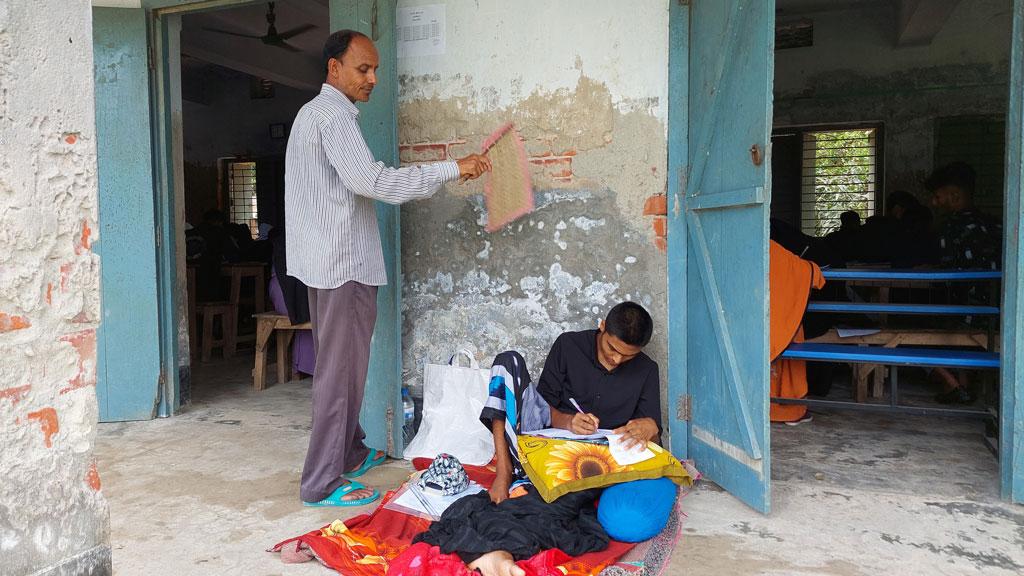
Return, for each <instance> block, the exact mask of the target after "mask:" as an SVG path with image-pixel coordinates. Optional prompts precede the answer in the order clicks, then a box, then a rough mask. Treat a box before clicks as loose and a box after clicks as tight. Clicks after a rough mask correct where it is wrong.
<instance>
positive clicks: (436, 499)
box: [395, 479, 484, 518]
mask: <svg viewBox="0 0 1024 576" xmlns="http://www.w3.org/2000/svg"><path fill="white" fill-rule="evenodd" d="M409 482H410V483H411V484H410V485H409V487H408V489H407V490H406V491H405V492H403V493H402V494H401V495H400V496H399V497H398V498H395V504H398V505H400V506H403V507H405V508H409V509H412V510H417V511H419V512H423V513H425V514H429V515H430V516H433V517H434V518H440V517H441V514H444V511H445V510H447V509H448V507H449V506H451V505H452V504H454V503H455V501H456V500H458V499H459V498H462V497H463V496H469V495H471V494H476V493H477V492H482V491H483V489H484V487H483V486H481V485H479V484H477V483H476V482H470V483H469V487H468V488H466V489H465V490H463V491H462V492H459V493H458V494H455V495H454V496H441V495H439V494H434V493H431V492H424V491H423V490H420V489H419V486H417V485H415V484H414V483H415V482H416V480H415V479H413V480H410V481H409ZM421 498H422V500H421ZM428 506H429V508H430V509H428Z"/></svg>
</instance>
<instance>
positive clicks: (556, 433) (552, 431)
mask: <svg viewBox="0 0 1024 576" xmlns="http://www.w3.org/2000/svg"><path fill="white" fill-rule="evenodd" d="M612 433H613V432H612V431H611V430H605V429H604V428H598V429H597V432H594V433H593V434H573V433H572V432H570V431H568V430H562V429H561V428H544V429H543V430H534V431H533V432H523V434H525V435H527V436H543V437H545V438H561V439H563V440H601V439H603V438H606V437H607V436H608V435H609V434H612Z"/></svg>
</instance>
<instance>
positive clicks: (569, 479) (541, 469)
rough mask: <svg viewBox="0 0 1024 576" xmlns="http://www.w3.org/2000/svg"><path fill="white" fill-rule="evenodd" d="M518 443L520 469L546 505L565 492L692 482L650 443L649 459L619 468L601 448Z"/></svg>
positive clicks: (530, 439) (533, 439) (530, 440)
mask: <svg viewBox="0 0 1024 576" xmlns="http://www.w3.org/2000/svg"><path fill="white" fill-rule="evenodd" d="M518 441H519V442H518V443H519V458H520V462H522V464H523V469H524V470H525V471H526V475H527V476H529V478H530V481H531V482H533V485H534V486H535V487H536V488H537V492H539V493H540V495H541V497H542V498H544V500H545V501H546V502H553V501H555V499H556V498H558V497H559V496H562V495H563V494H568V493H569V492H577V491H580V490H588V489H590V488H603V487H605V486H611V485H613V484H619V483H621V482H630V481H632V480H645V479H650V478H662V477H667V478H669V479H671V480H672V481H673V482H675V483H676V484H686V485H690V484H692V482H693V479H692V478H691V476H690V474H689V473H687V471H686V468H684V467H683V465H682V464H681V463H680V462H679V460H676V458H675V457H674V456H672V454H670V453H669V452H668V451H667V450H665V449H664V448H662V447H661V446H658V445H657V444H654V443H653V442H648V444H647V447H648V448H649V449H650V450H651V451H652V452H654V457H653V458H649V459H647V460H644V461H642V462H637V463H635V464H631V465H628V466H622V465H620V464H619V463H618V462H616V461H615V458H613V457H612V454H611V451H610V450H609V449H608V446H607V445H604V444H594V443H591V442H579V441H575V440H564V439H556V438H541V437H538V436H528V435H521V436H519V438H518Z"/></svg>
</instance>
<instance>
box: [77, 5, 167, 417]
mask: <svg viewBox="0 0 1024 576" xmlns="http://www.w3.org/2000/svg"><path fill="white" fill-rule="evenodd" d="M146 50H147V47H146V16H145V11H144V10H142V9H141V8H135V9H125V8H94V9H93V59H94V73H95V82H96V85H95V91H96V93H95V96H96V147H97V150H96V151H97V164H98V181H99V241H98V242H97V243H96V244H95V245H94V250H95V251H96V252H97V253H98V254H99V256H100V298H101V310H102V316H101V322H100V327H99V332H98V335H97V361H96V372H97V382H96V396H97V400H98V401H99V408H100V421H104V422H107V421H117V420H144V419H149V418H153V417H154V416H155V410H156V408H155V407H156V403H157V398H158V394H159V380H160V339H159V329H158V326H159V318H158V309H157V279H156V233H155V221H154V218H155V216H154V207H153V178H152V172H153V166H152V156H151V152H150V150H151V148H150V146H151V143H150V130H149V126H150V122H149V118H150V117H149V81H148V79H149V71H148V67H147V58H146Z"/></svg>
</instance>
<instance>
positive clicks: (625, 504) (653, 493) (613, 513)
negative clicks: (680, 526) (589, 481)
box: [597, 478, 676, 542]
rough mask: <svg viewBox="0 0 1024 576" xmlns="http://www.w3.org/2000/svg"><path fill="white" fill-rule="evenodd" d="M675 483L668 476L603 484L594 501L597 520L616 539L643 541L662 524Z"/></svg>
mask: <svg viewBox="0 0 1024 576" xmlns="http://www.w3.org/2000/svg"><path fill="white" fill-rule="evenodd" d="M675 501H676V485H675V484H674V483H673V482H672V481H671V480H669V479H668V478H656V479H654V480H634V481H633V482H624V483H622V484H616V485H614V486H611V487H609V488H605V490H604V492H603V493H602V494H601V501H600V502H598V504H597V520H598V522H600V523H601V526H602V527H604V530H605V532H607V533H608V535H609V536H611V537H612V538H613V539H615V540H618V541H619V542H642V541H644V540H648V539H650V538H653V537H654V536H655V535H657V534H658V532H661V531H662V529H663V528H665V524H667V523H668V516H669V514H670V513H671V512H672V505H673V504H675Z"/></svg>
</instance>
